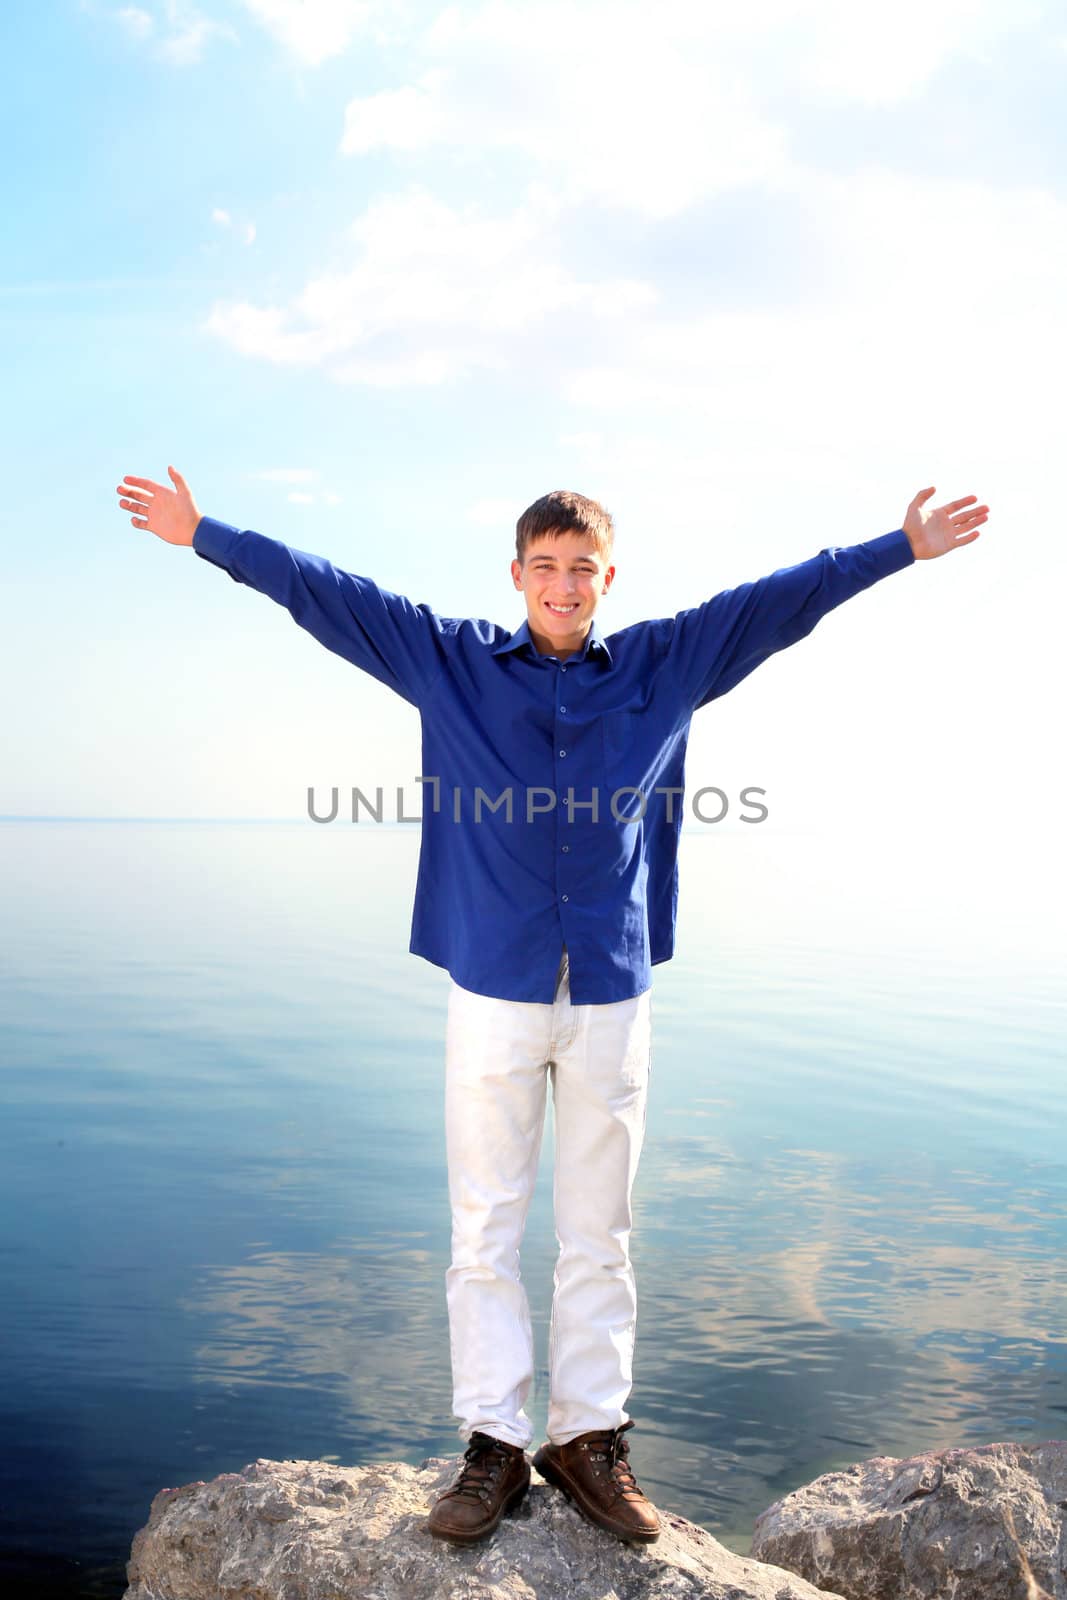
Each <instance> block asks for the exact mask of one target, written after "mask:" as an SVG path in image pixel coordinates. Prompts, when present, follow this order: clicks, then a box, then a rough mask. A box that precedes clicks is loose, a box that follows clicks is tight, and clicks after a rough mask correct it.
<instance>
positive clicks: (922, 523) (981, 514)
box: [903, 489, 989, 561]
mask: <svg viewBox="0 0 1067 1600" xmlns="http://www.w3.org/2000/svg"><path fill="white" fill-rule="evenodd" d="M936 492H937V491H936V490H935V489H920V490H919V492H918V494H917V495H916V496H915V499H914V500H913V501H912V502H911V505H910V506H909V507H908V511H907V515H906V516H905V518H904V524H903V526H904V532H905V533H906V534H907V536H908V540H909V542H910V544H911V548H912V552H913V554H914V556H915V559H916V561H930V560H931V559H932V558H933V557H934V556H943V555H944V554H945V552H946V551H947V550H958V549H959V548H960V546H961V545H964V544H970V543H971V542H972V540H974V539H977V537H978V532H979V529H980V528H981V526H982V523H983V522H986V521H987V520H988V518H989V507H988V506H979V505H975V501H976V500H977V499H978V496H977V495H974V494H969V495H966V496H964V498H963V499H962V500H949V501H948V503H947V504H946V505H943V506H938V507H937V508H936V510H933V511H926V510H924V507H925V505H926V502H927V500H929V498H930V496H931V495H932V494H935V493H936ZM968 507H970V508H971V509H969V510H968V509H967V508H968Z"/></svg>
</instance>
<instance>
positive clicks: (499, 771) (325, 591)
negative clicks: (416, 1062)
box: [193, 517, 915, 1005]
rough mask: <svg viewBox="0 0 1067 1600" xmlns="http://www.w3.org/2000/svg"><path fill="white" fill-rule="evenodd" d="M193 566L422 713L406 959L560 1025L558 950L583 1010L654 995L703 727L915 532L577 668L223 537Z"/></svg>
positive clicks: (809, 568) (745, 586) (205, 541)
mask: <svg viewBox="0 0 1067 1600" xmlns="http://www.w3.org/2000/svg"><path fill="white" fill-rule="evenodd" d="M193 548H194V550H195V551H196V554H197V555H198V556H202V557H203V558H204V560H205V561H210V562H212V563H214V565H216V566H219V567H222V568H223V570H224V571H226V572H228V573H229V574H230V577H231V578H233V579H234V581H235V582H237V583H243V584H247V585H249V586H250V587H251V588H253V589H258V590H259V592H260V593H261V594H265V595H269V596H270V598H271V599H272V600H275V601H276V602H277V603H278V604H279V605H283V606H285V607H286V609H287V610H288V611H289V613H290V615H291V616H292V617H293V619H294V620H295V621H296V622H298V623H299V624H300V626H301V627H302V628H306V629H307V631H308V632H309V633H310V634H312V635H314V637H315V638H316V639H318V640H319V642H320V643H321V644H323V645H325V646H326V648H327V649H328V650H332V651H334V652H335V653H336V654H337V655H339V656H342V657H343V658H344V659H345V660H346V661H350V662H351V663H352V664H353V665H354V666H357V667H361V668H362V669H363V671H364V672H369V673H370V674H371V675H372V677H375V678H377V679H378V681H379V682H380V683H384V684H386V685H387V686H388V687H389V688H390V689H393V690H395V692H396V693H397V694H399V695H401V696H402V697H403V699H405V700H407V701H409V702H410V703H411V704H412V705H413V706H417V707H418V709H419V712H420V716H421V720H422V767H421V775H422V777H423V779H424V780H426V781H424V783H423V788H422V824H421V827H422V838H421V847H420V854H419V871H418V879H417V884H416V890H415V907H414V915H413V918H412V925H411V940H410V944H409V949H410V950H411V951H412V952H413V953H414V954H415V955H419V956H423V957H425V959H426V960H427V961H432V962H434V963H435V964H436V965H437V966H439V967H444V968H445V969H446V970H447V971H448V972H449V973H450V974H451V976H452V977H453V978H454V979H455V981H456V982H457V983H459V984H461V985H462V986H463V988H465V989H473V990H474V991H475V992H476V993H478V994H485V995H495V996H497V997H499V998H501V999H505V1000H526V1001H539V1002H541V1003H544V1004H547V1003H549V1002H551V1000H552V998H553V995H554V990H555V980H556V973H557V969H558V967H559V961H560V954H561V950H562V947H563V945H564V944H566V946H567V952H568V956H569V959H570V987H571V998H572V1000H573V1002H574V1004H575V1005H587V1004H603V1003H606V1002H609V1001H615V1000H627V999H630V998H631V997H632V996H634V995H638V994H642V993H643V992H644V991H645V990H646V989H647V988H649V986H650V984H651V981H652V978H651V970H650V969H651V968H652V967H653V966H655V965H656V964H657V963H658V962H661V961H668V960H669V959H670V957H671V956H672V955H673V953H674V929H675V913H676V910H677V904H678V865H677V855H678V835H679V831H680V829H681V825H682V815H683V794H682V791H683V786H684V763H685V751H686V743H687V740H688V737H689V724H690V719H691V718H692V715H693V712H694V711H696V710H697V709H698V708H699V707H700V706H705V705H707V704H708V703H709V702H710V701H712V700H716V699H718V698H719V696H720V695H724V694H726V693H727V692H728V690H730V689H732V688H733V687H734V685H735V684H737V683H740V682H741V680H742V678H745V677H747V676H748V674H749V673H750V672H752V671H754V669H755V668H756V667H758V666H759V665H760V663H761V662H762V661H766V659H767V657H768V656H770V655H773V654H774V652H775V651H777V650H784V649H785V648H786V646H787V645H791V644H794V643H795V642H796V641H797V640H798V639H802V638H804V637H805V636H806V635H807V634H809V633H810V632H811V631H812V629H813V628H814V627H815V624H816V623H817V622H818V621H819V619H820V617H823V616H825V615H826V613H827V612H828V611H832V610H833V608H834V607H835V606H838V605H840V604H841V603H842V601H844V600H848V599H849V598H850V597H851V596H852V595H855V594H858V593H859V592H860V591H861V590H862V589H867V588H869V587H870V586H871V584H873V583H876V582H877V581H878V580H879V579H880V578H884V577H886V576H888V574H889V573H891V572H897V571H899V570H900V569H901V568H903V567H907V566H910V565H911V564H912V563H913V562H914V560H915V557H914V555H913V553H912V549H911V544H910V542H909V540H908V537H907V535H906V534H905V533H904V531H903V530H902V529H897V530H896V531H895V532H892V533H885V534H881V535H880V536H879V537H877V538H874V539H870V540H868V541H867V542H866V543H864V544H856V545H849V546H845V547H840V546H830V547H828V548H827V549H824V550H821V551H820V552H819V554H818V555H816V556H813V557H812V558H811V559H810V560H808V561H803V562H801V563H800V564H799V565H797V566H793V567H783V568H780V569H779V570H778V571H776V572H772V573H771V574H770V575H769V576H768V577H765V578H759V579H757V580H756V581H754V582H751V583H742V584H739V585H738V587H737V588H735V589H727V590H724V591H723V592H722V593H721V594H717V595H714V596H713V597H712V598H711V599H710V600H705V601H704V602H703V603H702V604H700V605H696V606H693V607H691V608H690V609H689V610H686V611H679V612H678V613H677V615H676V616H673V617H660V618H657V619H655V620H652V621H647V622H638V623H635V624H634V625H633V626H632V627H629V628H623V629H621V630H620V631H619V632H617V633H612V634H609V635H608V636H607V637H605V636H604V635H603V634H602V632H601V630H600V628H599V626H598V624H597V619H596V618H595V617H594V619H593V621H592V624H591V626H590V629H589V633H588V635H587V637H586V640H585V644H584V647H583V649H582V650H581V652H580V653H579V654H576V655H573V656H571V657H569V658H568V659H567V660H565V661H559V660H558V659H557V658H556V657H555V656H551V655H540V654H538V652H537V649H536V648H535V646H534V643H533V640H532V639H531V637H530V632H529V626H528V624H527V622H525V621H524V622H523V623H522V625H521V626H520V627H519V628H517V629H516V630H515V631H514V632H513V633H509V632H508V630H507V629H506V628H502V627H500V626H499V624H497V623H495V622H486V621H483V620H477V619H474V618H470V617H441V616H438V615H437V613H436V612H434V611H432V610H431V609H430V607H429V606H428V605H416V604H415V603H413V602H412V601H411V600H408V599H406V598H405V597H404V596H403V595H399V594H393V593H391V592H390V591H389V590H387V589H383V588H382V587H381V586H380V585H379V584H377V583H375V582H374V581H373V580H372V579H370V578H363V577H357V576H356V575H355V574H354V573H351V572H345V571H342V570H341V569H340V568H338V567H335V566H333V565H332V563H331V562H329V561H327V560H326V559H325V558H324V557H322V556H315V555H309V554H307V553H306V552H305V551H302V550H293V549H291V548H290V547H288V546H287V545H284V544H281V543H279V542H278V541H277V540H275V539H270V538H267V537H265V536H264V535H263V534H260V533H255V532H253V531H252V530H250V529H245V530H241V529H238V528H236V527H233V526H232V525H231V524H229V523H225V522H218V521H216V520H215V519H214V518H213V517H202V518H201V520H200V522H199V524H198V525H197V528H196V531H195V533H194V535H193ZM429 780H436V781H429ZM671 791H674V792H673V793H672V792H671ZM479 792H480V793H479ZM509 796H510V799H509Z"/></svg>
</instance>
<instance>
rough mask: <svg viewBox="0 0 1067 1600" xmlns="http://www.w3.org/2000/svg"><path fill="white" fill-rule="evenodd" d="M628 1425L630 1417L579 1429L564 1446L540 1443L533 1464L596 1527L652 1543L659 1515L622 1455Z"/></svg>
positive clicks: (626, 1455) (626, 1449)
mask: <svg viewBox="0 0 1067 1600" xmlns="http://www.w3.org/2000/svg"><path fill="white" fill-rule="evenodd" d="M633 1426H634V1423H633V1418H631V1419H630V1421H629V1422H624V1423H623V1424H622V1426H621V1427H619V1428H598V1429H594V1430H593V1431H592V1432H591V1433H580V1434H579V1435H578V1437H577V1438H576V1439H569V1440H568V1441H567V1443H566V1444H543V1445H542V1446H541V1448H540V1450H538V1451H537V1452H536V1454H535V1455H534V1458H533V1464H534V1466H535V1467H536V1468H537V1470H538V1472H539V1473H540V1474H541V1476H542V1478H547V1480H548V1482H549V1483H553V1484H555V1486H556V1488H557V1489H562V1490H563V1493H564V1494H565V1495H566V1496H567V1499H568V1500H571V1501H573V1503H574V1505H575V1506H576V1507H577V1509H578V1510H579V1511H580V1512H581V1513H582V1515H583V1517H585V1518H586V1519H587V1520H588V1521H589V1522H595V1523H596V1525H597V1527H598V1528H603V1529H605V1530H606V1532H608V1533H613V1534H614V1535H615V1537H616V1539H626V1540H633V1541H635V1542H638V1543H640V1544H655V1542H656V1540H657V1539H658V1538H659V1535H660V1520H659V1514H658V1512H657V1511H656V1508H655V1506H654V1505H653V1504H652V1502H651V1500H649V1499H647V1498H646V1496H645V1495H644V1494H642V1492H641V1490H640V1489H639V1488H638V1486H637V1480H636V1479H635V1478H634V1475H633V1472H632V1471H631V1470H630V1462H629V1459H628V1458H629V1454H630V1441H629V1439H624V1438H623V1434H624V1433H625V1432H626V1431H627V1429H628V1428H632V1427H633Z"/></svg>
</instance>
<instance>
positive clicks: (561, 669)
mask: <svg viewBox="0 0 1067 1600" xmlns="http://www.w3.org/2000/svg"><path fill="white" fill-rule="evenodd" d="M559 670H560V671H561V672H566V670H567V669H566V667H560V669H559Z"/></svg>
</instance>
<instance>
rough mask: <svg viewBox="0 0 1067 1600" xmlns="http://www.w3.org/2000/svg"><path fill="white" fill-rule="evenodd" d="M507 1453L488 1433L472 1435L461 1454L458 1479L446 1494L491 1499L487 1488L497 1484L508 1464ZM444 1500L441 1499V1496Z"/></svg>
mask: <svg viewBox="0 0 1067 1600" xmlns="http://www.w3.org/2000/svg"><path fill="white" fill-rule="evenodd" d="M508 1460H509V1457H508V1455H507V1452H506V1451H504V1450H502V1449H501V1448H500V1440H499V1439H494V1438H493V1436H492V1435H491V1434H488V1433H477V1432H476V1433H472V1434H471V1437H470V1443H469V1444H468V1445H467V1448H466V1450H464V1452H463V1466H462V1468H461V1469H460V1474H459V1477H458V1478H457V1479H456V1481H455V1483H454V1484H453V1485H452V1487H451V1489H448V1490H446V1491H445V1493H446V1494H448V1495H452V1496H455V1498H456V1499H457V1500H458V1499H462V1498H463V1497H464V1496H466V1497H467V1498H468V1499H471V1500H490V1499H492V1495H491V1494H490V1492H489V1487H488V1485H490V1484H494V1485H495V1483H496V1481H497V1479H498V1478H499V1477H500V1474H501V1472H502V1471H503V1469H504V1467H505V1466H506V1465H507V1463H508ZM442 1498H443V1497H442Z"/></svg>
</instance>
